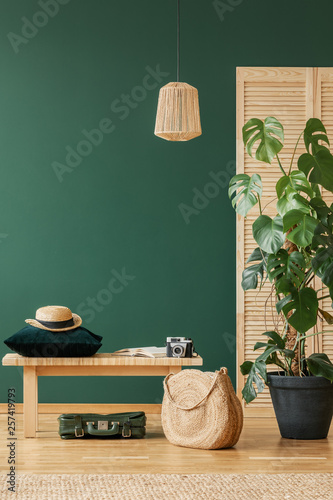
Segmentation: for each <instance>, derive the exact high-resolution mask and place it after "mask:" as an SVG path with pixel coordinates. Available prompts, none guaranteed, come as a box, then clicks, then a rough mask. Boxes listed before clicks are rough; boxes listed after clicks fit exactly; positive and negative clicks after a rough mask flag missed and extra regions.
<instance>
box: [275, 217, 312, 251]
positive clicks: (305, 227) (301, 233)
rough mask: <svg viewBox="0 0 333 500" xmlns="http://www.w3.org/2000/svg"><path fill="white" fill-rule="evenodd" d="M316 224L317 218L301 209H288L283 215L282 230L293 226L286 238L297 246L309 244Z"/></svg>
mask: <svg viewBox="0 0 333 500" xmlns="http://www.w3.org/2000/svg"><path fill="white" fill-rule="evenodd" d="M317 224H318V220H317V219H315V218H314V217H311V215H308V214H305V213H304V212H302V211H301V210H290V211H289V212H287V213H286V214H285V215H284V217H283V230H284V231H288V230H289V229H291V228H294V229H292V231H291V232H290V233H288V240H289V241H291V242H292V243H295V245H297V246H299V247H307V246H309V245H311V242H312V238H313V235H314V231H315V229H316V227H317ZM294 226H296V227H294Z"/></svg>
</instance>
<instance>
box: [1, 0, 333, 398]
mask: <svg viewBox="0 0 333 500" xmlns="http://www.w3.org/2000/svg"><path fill="white" fill-rule="evenodd" d="M41 3H45V4H46V3H47V2H46V1H45V2H43V0H41ZM175 3H176V2H175V0H167V1H165V0H164V1H162V0H160V1H156V0H147V1H144V2H138V1H137V0H127V1H122V2H119V1H115V0H98V1H96V0H95V1H92V0H90V1H88V0H81V1H79V0H61V1H60V0H58V4H57V5H58V7H59V12H56V10H57V8H58V7H55V6H54V1H51V0H50V1H49V3H48V7H45V8H46V9H49V12H50V15H49V16H47V15H46V16H45V15H44V16H43V15H40V14H37V15H36V13H37V12H40V11H41V7H40V5H39V4H38V3H37V1H36V0H16V1H15V2H12V1H11V0H3V1H2V4H1V15H0V33H1V44H0V61H1V76H0V140H1V148H0V159H1V170H0V190H1V195H0V206H1V210H0V258H1V265H0V294H1V297H0V304H1V339H3V340H4V339H5V338H7V337H8V336H10V335H12V334H13V333H15V332H16V331H17V330H19V329H20V328H22V327H23V326H24V319H25V318H29V317H33V315H34V312H35V310H36V309H37V308H38V307H40V306H42V305H47V304H63V305H68V306H69V307H70V308H71V309H72V310H73V311H76V312H79V313H81V314H82V317H83V319H84V325H85V326H86V327H87V328H89V329H91V330H92V331H94V332H95V333H98V334H101V335H103V336H104V341H103V347H102V349H101V350H102V351H106V352H107V351H113V350H115V349H119V348H121V347H124V346H131V345H133V346H135V345H145V344H146V345H149V344H153V345H154V344H157V345H162V344H163V342H164V340H165V338H166V336H168V335H188V336H191V337H192V338H193V339H194V340H195V345H196V348H197V350H198V351H199V352H200V354H201V355H202V356H203V357H204V360H205V364H204V369H205V370H215V369H217V368H219V367H220V366H227V367H228V368H229V370H230V374H231V376H232V379H233V382H235V370H236V363H235V289H236V287H235V217H234V213H233V211H232V209H231V207H230V204H229V201H228V197H227V189H226V187H225V185H226V182H227V181H228V179H229V178H230V175H231V174H232V169H233V167H234V163H233V162H234V159H235V68H236V66H251V65H253V66H256V65H257V66H266V65H267V66H331V65H332V55H331V50H330V49H331V36H332V35H331V33H332V21H331V20H332V17H333V4H332V2H331V1H330V0H321V1H320V0H317V2H316V3H314V2H312V1H308V0H293V2H290V0H280V1H279V2H276V1H267V0H252V1H251V2H250V1H248V0H247V1H245V0H243V1H242V0H226V1H225V2H224V6H220V16H219V15H218V13H217V11H216V9H215V7H214V3H213V2H212V1H204V0H201V1H200V0H182V14H183V19H182V68H181V79H182V80H183V81H186V82H188V83H190V84H192V85H194V86H195V87H197V88H198V90H199V96H200V105H201V120H202V127H203V135H202V137H200V138H198V139H195V140H193V141H190V142H188V143H169V142H166V141H163V140H161V139H158V138H156V137H155V136H154V135H153V129H154V120H155V113H156V104H157V97H158V89H159V87H160V86H162V85H164V84H166V83H167V82H168V81H173V80H174V79H175V54H176V52H175V50H176V45H175ZM222 3H223V2H220V4H222ZM59 4H61V5H59ZM52 6H53V12H52ZM314 6H315V7H316V9H317V11H318V10H319V11H320V12H322V13H323V14H320V15H317V16H315V15H314ZM223 11H224V12H223ZM51 13H52V15H51ZM52 16H53V17H52ZM22 17H25V18H27V19H28V20H30V21H31V20H32V19H33V20H34V22H35V23H37V24H39V25H40V27H39V28H38V29H37V30H36V29H34V28H33V27H31V25H30V28H29V27H28V25H27V22H26V21H25V20H22ZM223 17H224V19H222V18H223ZM45 23H46V24H45ZM43 24H45V25H44V26H41V25H43ZM22 29H23V35H25V38H19V36H20V37H22ZM10 32H11V33H12V34H11V35H9V37H8V34H9V33H10ZM27 37H28V38H27ZM157 66H159V68H160V71H161V72H163V73H164V74H165V73H169V75H165V76H164V77H163V78H162V77H161V78H160V80H161V81H156V78H155V79H154V78H153V77H152V76H150V77H148V74H150V73H151V69H154V70H155V69H156V67H157ZM147 67H149V68H151V69H150V70H147ZM143 83H145V85H146V87H149V89H148V90H143V89H142V88H138V86H139V87H140V86H142V84H143ZM152 87H154V88H152ZM128 94H129V95H131V94H132V96H134V97H135V99H136V101H135V100H133V97H131V98H130V100H129V101H128V104H123V103H120V102H119V101H120V100H122V99H125V100H126V99H127V97H126V95H128ZM145 94H146V95H145ZM122 96H123V97H122ZM124 96H125V97H124ZM120 106H122V107H120ZM105 119H108V120H105ZM111 122H112V123H111ZM100 125H101V126H102V128H103V134H102V133H99V134H96V133H95V135H94V136H93V139H94V140H95V142H96V141H97V143H98V142H100V144H98V145H97V144H96V145H94V146H89V144H88V145H87V143H83V145H82V143H81V141H82V140H86V137H84V133H83V132H82V131H83V130H86V131H91V130H92V129H96V128H97V127H98V126H100ZM80 143H81V144H80ZM78 145H79V150H80V151H81V152H82V153H83V154H86V156H84V157H83V158H81V159H80V158H79V157H76V159H75V158H74V157H73V154H71V155H70V157H69V158H67V160H68V161H69V162H67V164H66V154H67V152H68V151H66V147H69V148H74V149H75V148H77V146H78ZM82 148H83V149H82ZM85 148H86V149H85ZM87 148H88V149H87ZM70 151H71V149H70ZM54 162H58V164H56V167H55V168H56V170H57V172H58V175H56V172H55V169H54V165H55V163H54ZM70 162H72V163H70ZM75 163H77V166H74V165H75ZM59 164H62V165H63V166H62V167H61V166H59ZM69 166H70V167H69ZM61 169H62V170H61ZM214 173H215V175H218V176H219V177H220V184H221V185H220V187H218V185H217V184H216V183H214V181H213V179H212V177H213V176H214ZM60 180H62V182H60ZM212 183H213V184H212ZM223 186H224V187H223ZM204 190H206V193H207V192H208V194H209V195H211V196H212V197H211V198H210V199H207V198H206V199H204V198H201V196H200V194H198V192H200V193H202V192H203V191H204ZM213 196H214V197H213ZM194 197H195V200H194V203H195V206H194V205H193V198H194ZM181 204H183V205H181ZM185 205H186V207H185ZM180 206H181V209H182V211H183V213H185V212H186V213H188V218H187V222H188V223H186V221H185V219H184V216H183V215H182V212H181V210H180ZM190 207H192V209H193V208H194V210H192V212H191V211H190V212H188V211H189V210H190ZM198 207H199V208H198ZM123 268H125V272H126V273H127V274H128V275H130V276H131V277H135V278H134V279H129V280H128V282H127V283H126V286H123V289H122V290H121V293H117V294H113V295H112V300H111V302H110V294H109V295H108V296H107V295H106V294H105V292H101V290H103V289H105V288H106V287H107V285H108V283H109V281H110V279H111V278H112V271H113V272H114V271H117V272H118V273H121V271H122V269H123ZM89 297H90V299H92V300H94V299H95V301H96V302H95V307H97V308H98V309H99V311H93V310H92V309H91V307H90V306H88V300H89ZM101 302H104V305H102V304H101ZM107 302H108V303H107ZM0 346H1V347H0V351H1V352H0V354H1V356H3V355H4V354H5V353H6V351H7V349H6V347H5V346H4V344H2V343H1V344H0ZM0 376H1V394H0V401H2V402H5V401H6V396H7V389H8V387H9V386H15V387H16V389H17V397H18V401H19V400H21V398H22V373H21V371H20V370H18V369H16V368H8V367H7V368H3V367H1V368H0ZM161 396H162V385H161V379H155V378H154V379H152V380H151V379H149V380H148V379H147V378H145V379H132V378H128V379H121V380H119V379H110V378H95V377H92V378H87V379H83V378H77V379H76V378H71V379H70V380H67V379H66V378H65V377H64V378H57V379H53V378H45V379H42V380H41V381H40V400H41V402H83V403H84V402H112V401H113V402H147V403H148V402H152V403H153V402H159V401H160V399H161Z"/></svg>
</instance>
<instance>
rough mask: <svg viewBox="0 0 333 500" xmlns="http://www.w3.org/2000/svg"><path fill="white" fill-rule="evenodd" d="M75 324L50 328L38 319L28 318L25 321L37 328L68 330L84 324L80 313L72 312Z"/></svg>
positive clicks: (56, 330) (50, 330) (49, 330)
mask: <svg viewBox="0 0 333 500" xmlns="http://www.w3.org/2000/svg"><path fill="white" fill-rule="evenodd" d="M72 316H73V321H74V325H73V326H68V327H66V328H48V327H47V326H45V325H42V323H40V322H39V321H38V320H37V319H26V320H25V322H26V323H28V324H29V325H31V326H35V327H36V328H40V329H41V330H47V331H48V332H67V331H68V330H74V329H75V328H78V327H79V326H81V325H82V318H81V317H80V316H79V315H78V314H74V313H73V314H72Z"/></svg>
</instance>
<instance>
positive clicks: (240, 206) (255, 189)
mask: <svg viewBox="0 0 333 500" xmlns="http://www.w3.org/2000/svg"><path fill="white" fill-rule="evenodd" d="M237 191H238V192H237ZM261 193H262V182H261V177H260V175H258V174H253V175H252V177H249V176H248V175H247V174H238V175H235V176H234V177H233V178H232V179H231V181H230V184H229V192H228V194H229V198H232V196H233V194H235V196H234V197H233V198H232V200H231V203H232V206H233V207H234V209H235V210H236V212H237V213H238V214H240V215H243V217H246V216H247V214H248V212H249V210H251V208H252V207H253V206H254V205H255V204H256V203H258V198H260V196H261Z"/></svg>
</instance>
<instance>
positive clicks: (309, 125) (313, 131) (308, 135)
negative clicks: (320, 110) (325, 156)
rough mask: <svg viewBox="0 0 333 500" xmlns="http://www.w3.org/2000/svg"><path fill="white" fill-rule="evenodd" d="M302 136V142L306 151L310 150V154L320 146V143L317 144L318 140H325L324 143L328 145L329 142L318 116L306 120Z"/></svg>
mask: <svg viewBox="0 0 333 500" xmlns="http://www.w3.org/2000/svg"><path fill="white" fill-rule="evenodd" d="M303 137H304V144H305V147H306V150H307V152H308V153H311V152H312V154H315V153H316V151H318V149H320V148H321V147H322V145H321V144H318V142H319V141H322V142H326V144H328V145H329V144H330V141H329V140H328V137H327V133H326V129H325V127H324V125H323V124H322V122H321V121H320V120H319V119H318V118H310V120H308V121H307V122H306V127H305V129H304V134H303ZM310 146H311V151H310Z"/></svg>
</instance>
